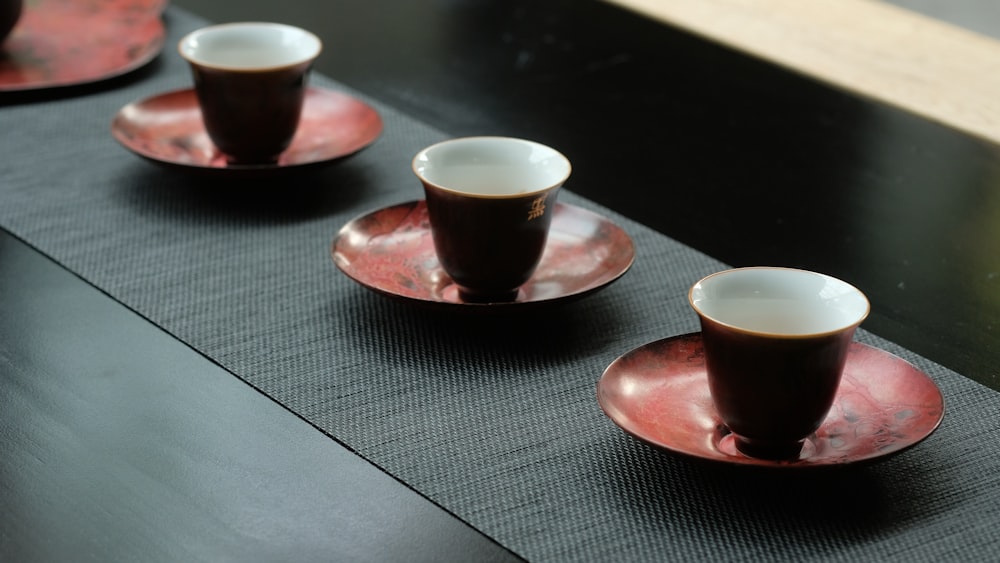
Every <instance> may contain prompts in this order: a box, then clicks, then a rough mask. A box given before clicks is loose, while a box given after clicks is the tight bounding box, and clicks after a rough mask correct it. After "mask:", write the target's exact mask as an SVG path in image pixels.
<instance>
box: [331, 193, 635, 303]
mask: <svg viewBox="0 0 1000 563" xmlns="http://www.w3.org/2000/svg"><path fill="white" fill-rule="evenodd" d="M332 251H333V260H334V262H335V263H336V264H337V267H339V268H340V270H341V271H342V272H344V273H345V274H347V276H348V277H350V278H351V279H353V280H354V281H356V282H358V283H359V284H361V285H362V286H364V287H367V288H368V289H371V290H373V291H375V292H377V293H380V294H383V295H386V296H388V297H392V298H396V299H401V300H403V301H406V302H409V303H415V304H422V305H430V306H434V307H442V308H453V309H461V310H463V311H480V312H482V311H499V310H510V309H511V308H517V309H523V308H526V307H533V306H534V307H537V306H541V305H552V304H555V303H562V302H565V301H568V300H572V299H578V298H580V297H583V296H585V295H589V294H591V293H593V292H595V291H597V290H599V289H601V288H604V287H607V286H608V285H609V284H610V283H612V282H613V281H615V280H617V279H618V278H620V277H621V276H622V275H623V274H625V272H627V271H628V269H629V267H631V265H632V261H633V259H634V257H635V250H634V247H633V244H632V239H631V238H630V237H629V236H628V234H627V233H626V232H625V231H624V230H623V229H621V228H620V227H618V226H617V225H615V224H614V223H612V222H611V221H610V220H608V219H606V218H604V217H602V216H600V215H597V214H596V213H593V212H591V211H587V210H585V209H581V208H579V207H575V206H573V205H569V204H563V203H557V204H556V206H555V214H554V215H553V217H552V227H551V230H550V231H549V238H548V242H547V243H546V247H545V252H544V254H543V255H542V259H541V262H540V263H539V265H538V269H537V270H535V273H534V275H533V276H532V277H531V279H530V280H528V282H527V283H526V284H525V285H524V286H522V287H521V290H520V292H519V293H518V296H517V298H516V299H515V300H514V301H510V302H503V303H465V302H463V301H462V300H461V299H460V298H459V297H458V290H457V288H456V287H455V284H454V283H452V281H451V278H449V277H448V275H447V274H446V273H445V272H444V271H443V270H442V269H441V266H440V264H439V263H438V259H437V255H436V254H435V252H434V242H433V241H432V240H431V233H430V223H429V220H428V218H427V207H426V205H425V204H424V202H423V201H411V202H408V203H403V204H399V205H394V206H391V207H387V208H384V209H380V210H378V211H374V212H372V213H369V214H367V215H364V216H362V217H359V218H357V219H354V220H353V221H351V222H349V223H348V224H347V225H344V227H343V228H342V229H341V230H340V232H339V233H338V234H337V236H336V238H335V239H334V241H333V249H332Z"/></svg>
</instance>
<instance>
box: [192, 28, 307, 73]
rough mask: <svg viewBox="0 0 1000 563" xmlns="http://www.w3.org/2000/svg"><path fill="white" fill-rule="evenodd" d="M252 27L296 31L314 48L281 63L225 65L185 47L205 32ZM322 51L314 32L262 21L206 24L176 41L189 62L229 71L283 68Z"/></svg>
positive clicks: (295, 64) (300, 62)
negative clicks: (309, 41)
mask: <svg viewBox="0 0 1000 563" xmlns="http://www.w3.org/2000/svg"><path fill="white" fill-rule="evenodd" d="M254 27H256V28H269V29H279V30H285V31H291V32H294V33H298V34H300V35H301V36H303V37H306V38H308V39H310V40H312V41H313V43H314V45H315V46H314V48H312V49H310V50H309V51H307V52H306V54H304V55H302V56H299V57H296V58H295V59H293V60H290V61H289V62H285V63H281V64H271V65H261V66H242V65H225V64H218V63H212V62H208V61H205V60H204V59H200V58H198V57H196V56H194V54H193V53H192V52H191V51H190V49H188V48H187V44H188V43H190V42H191V40H193V39H197V38H198V37H199V36H201V35H205V34H207V33H213V32H219V31H225V30H231V29H237V28H254ZM322 51H323V41H322V40H321V39H320V38H319V36H317V35H316V34H315V33H313V32H311V31H309V30H307V29H303V28H301V27H298V26H294V25H288V24H284V23H277V22H263V21H245V22H230V23H220V24H214V25H208V26H205V27H200V28H198V29H196V30H194V31H192V32H190V33H188V34H186V35H185V36H184V37H182V38H181V40H180V41H178V42H177V52H178V53H180V56H181V57H182V58H183V59H185V60H186V61H188V62H189V63H191V64H194V65H198V66H200V67H204V68H211V69H216V70H225V71H229V72H248V73H249V72H265V71H270V70H278V69H283V68H289V67H294V66H297V65H301V64H304V63H308V62H311V61H313V60H315V59H316V58H317V57H319V55H320V53H322Z"/></svg>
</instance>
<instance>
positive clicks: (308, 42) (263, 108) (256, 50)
mask: <svg viewBox="0 0 1000 563" xmlns="http://www.w3.org/2000/svg"><path fill="white" fill-rule="evenodd" d="M178 49H179V50H180V53H181V56H183V57H184V58H185V59H187V61H188V63H189V64H190V67H191V72H192V75H193V77H194V88H195V93H196V94H197V97H198V104H199V106H200V107H201V113H202V119H203V121H204V123H205V130H206V131H207V132H208V136H209V137H210V138H211V139H212V142H213V143H214V144H215V146H216V147H217V148H218V149H219V151H220V152H222V153H223V154H225V155H226V156H227V157H228V160H229V161H230V162H232V163H234V164H263V163H271V162H276V161H277V160H278V156H279V155H281V153H282V152H284V151H285V149H287V148H288V146H289V145H290V144H291V142H292V138H293V137H294V136H295V131H296V129H297V128H298V125H299V118H300V117H301V115H302V105H303V102H304V100H305V93H306V86H307V82H308V75H309V71H310V70H311V68H312V64H313V61H315V59H316V57H318V56H319V53H320V50H321V49H322V44H321V43H320V40H319V39H318V38H317V37H316V36H315V35H313V34H312V33H309V32H308V31H305V30H302V29H299V28H297V27H292V26H288V25H282V24H274V23H233V24H222V25H215V26H210V27H206V28H202V29H199V30H197V31H194V32H192V33H191V34H189V35H187V36H186V37H184V39H182V40H181V42H180V44H179V46H178Z"/></svg>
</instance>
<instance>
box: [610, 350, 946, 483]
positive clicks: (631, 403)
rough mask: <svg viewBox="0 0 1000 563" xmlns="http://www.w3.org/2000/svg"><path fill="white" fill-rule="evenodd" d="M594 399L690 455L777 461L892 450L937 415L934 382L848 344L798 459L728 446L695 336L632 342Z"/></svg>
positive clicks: (854, 459) (815, 462)
mask: <svg viewBox="0 0 1000 563" xmlns="http://www.w3.org/2000/svg"><path fill="white" fill-rule="evenodd" d="M597 401H598V403H599V404H600V406H601V408H602V409H603V410H604V412H605V414H607V415H608V417H609V418H611V420H612V421H614V423H615V424H617V425H618V426H619V427H621V428H622V429H623V430H624V431H625V432H627V433H629V434H631V435H633V436H635V437H636V438H639V439H640V440H642V441H644V442H646V443H648V444H651V445H653V446H656V447H659V448H663V449H665V450H668V451H671V452H674V453H678V454H682V455H685V456H690V457H693V458H697V459H703V460H709V461H715V462H721V463H727V464H733V465H754V466H760V467H776V468H786V469H790V468H810V467H813V468H815V467H829V466H839V465H847V464H856V463H861V462H871V461H875V460H879V459H885V458H886V457H888V456H890V455H892V454H897V453H899V452H901V451H903V450H905V449H907V448H910V447H912V446H914V445H916V444H917V443H919V442H920V441H921V440H923V439H924V438H926V437H927V436H929V435H930V434H931V433H932V432H934V430H935V429H937V427H938V425H939V424H940V423H941V420H942V418H943V417H944V399H943V398H942V396H941V391H940V390H939V389H938V387H937V385H935V384H934V381H933V380H931V378H930V377H928V376H927V375H926V374H924V373H923V372H921V371H920V370H918V369H917V368H916V367H914V366H913V365H912V364H910V363H908V362H906V361H905V360H903V359H901V358H899V357H897V356H894V355H892V354H890V353H888V352H886V351H884V350H879V349H878V348H873V347H871V346H867V345H865V344H861V343H858V342H855V343H853V344H852V345H851V350H850V352H849V353H848V357H847V366H846V367H845V368H844V376H843V379H842V380H841V383H840V389H839V390H838V391H837V398H836V399H835V401H834V405H833V408H832V409H831V410H830V414H829V415H827V417H826V420H824V421H823V424H822V425H821V426H820V428H819V430H817V431H816V433H815V434H813V435H812V436H810V437H809V438H808V439H807V443H806V444H805V446H804V447H803V449H802V453H801V454H800V456H799V459H797V460H791V461H771V460H764V459H755V458H750V457H747V456H745V455H743V454H741V453H739V452H737V451H736V447H735V444H734V440H733V439H732V434H730V432H729V430H728V429H727V428H726V427H725V425H724V424H723V423H722V421H721V420H720V419H719V417H718V415H717V414H716V412H715V407H714V406H713V405H712V397H711V395H710V393H709V390H708V379H707V375H706V373H705V356H704V353H703V349H702V345H701V335H700V334H688V335H684V336H676V337H673V338H666V339H664V340H658V341H656V342H651V343H649V344H646V345H644V346H640V347H639V348H636V349H634V350H632V351H630V352H628V353H626V354H625V355H623V356H621V357H620V358H618V359H617V360H615V361H614V362H612V363H611V365H610V366H608V368H607V369H606V370H605V372H604V374H603V375H602V376H601V379H600V382H599V383H598V385H597Z"/></svg>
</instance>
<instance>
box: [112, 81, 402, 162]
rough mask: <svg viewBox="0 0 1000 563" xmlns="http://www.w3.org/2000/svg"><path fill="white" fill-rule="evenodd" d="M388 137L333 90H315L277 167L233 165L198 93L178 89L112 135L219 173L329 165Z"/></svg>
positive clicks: (373, 117) (130, 114)
mask: <svg viewBox="0 0 1000 563" xmlns="http://www.w3.org/2000/svg"><path fill="white" fill-rule="evenodd" d="M381 133H382V118H381V117H380V116H379V114H378V112H376V111H375V109H374V108H372V107H371V106H369V105H368V104H366V103H364V102H362V101H361V100H358V99H356V98H354V97H352V96H349V95H347V94H344V93H342V92H337V91H333V90H325V89H321V88H309V89H308V90H307V92H306V99H305V104H304V106H303V107H302V118H301V120H300V122H299V128H298V131H297V132H296V134H295V138H294V139H292V144H291V146H289V147H288V149H287V150H286V151H285V152H284V153H282V154H281V156H280V157H279V159H278V162H276V163H269V164H254V165H247V164H240V165H232V164H229V163H227V162H226V159H225V157H224V156H223V155H222V154H221V153H219V151H218V149H216V148H215V145H214V144H212V141H211V139H209V138H208V133H207V132H205V126H204V124H203V123H202V120H201V109H200V108H199V107H198V99H197V98H196V96H195V93H194V90H193V89H186V90H177V91H175V92H168V93H166V94H160V95H158V96H154V97H152V98H147V99H145V100H142V101H139V102H135V103H132V104H129V105H127V106H125V107H123V108H122V109H121V110H120V111H119V112H118V114H117V115H116V116H115V118H114V120H112V122H111V134H112V135H113V136H114V137H115V139H117V140H118V142H120V143H121V144H122V145H124V146H125V148H127V149H129V150H131V151H133V152H135V153H136V154H138V155H140V156H143V157H145V158H148V159H149V160H152V161H154V162H156V163H159V164H164V165H168V166H175V167H181V168H185V169H193V170H201V171H210V172H217V173H224V174H225V173H240V172H253V173H266V172H280V171H287V170H291V169H295V170H299V169H302V168H305V167H311V166H318V165H327V164H331V163H333V162H336V161H337V160H340V159H342V158H345V157H348V156H350V155H352V154H354V153H356V152H358V151H360V150H361V149H363V148H365V147H367V146H368V145H370V144H371V143H373V142H374V141H375V139H377V138H378V136H379V135H380V134H381Z"/></svg>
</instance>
